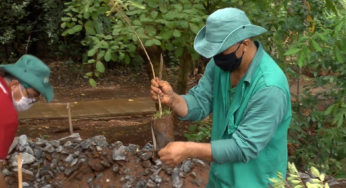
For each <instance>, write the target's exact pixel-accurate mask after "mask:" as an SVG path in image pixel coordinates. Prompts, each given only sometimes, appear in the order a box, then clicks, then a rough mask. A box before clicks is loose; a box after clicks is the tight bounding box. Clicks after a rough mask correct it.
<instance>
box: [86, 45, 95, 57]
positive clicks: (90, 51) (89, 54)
mask: <svg viewBox="0 0 346 188" xmlns="http://www.w3.org/2000/svg"><path fill="white" fill-rule="evenodd" d="M96 51H97V48H96V47H94V48H92V49H91V50H89V51H88V56H89V57H91V56H94V55H95V54H96Z"/></svg>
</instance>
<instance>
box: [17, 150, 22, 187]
mask: <svg viewBox="0 0 346 188" xmlns="http://www.w3.org/2000/svg"><path fill="white" fill-rule="evenodd" d="M17 168H18V187H19V188H23V178H22V155H21V154H20V153H19V154H18V155H17Z"/></svg>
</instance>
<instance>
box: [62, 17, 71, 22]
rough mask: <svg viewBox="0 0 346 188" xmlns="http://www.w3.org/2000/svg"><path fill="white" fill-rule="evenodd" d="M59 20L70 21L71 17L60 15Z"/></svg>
mask: <svg viewBox="0 0 346 188" xmlns="http://www.w3.org/2000/svg"><path fill="white" fill-rule="evenodd" d="M61 21H63V22H69V21H71V18H69V17H62V18H61Z"/></svg>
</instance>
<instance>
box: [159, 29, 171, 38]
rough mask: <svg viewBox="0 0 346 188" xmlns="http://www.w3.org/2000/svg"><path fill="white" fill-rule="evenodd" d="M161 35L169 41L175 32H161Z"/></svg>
mask: <svg viewBox="0 0 346 188" xmlns="http://www.w3.org/2000/svg"><path fill="white" fill-rule="evenodd" d="M161 35H162V38H163V39H164V40H169V39H170V38H171V37H172V36H173V31H172V30H168V31H164V32H161Z"/></svg>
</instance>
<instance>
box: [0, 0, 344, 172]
mask: <svg viewBox="0 0 346 188" xmlns="http://www.w3.org/2000/svg"><path fill="white" fill-rule="evenodd" d="M121 2H123V3H126V2H130V1H121ZM133 2H135V3H138V4H140V5H143V6H145V9H140V8H138V7H135V6H129V7H128V10H124V14H126V15H127V16H128V17H129V19H130V22H131V24H132V25H133V27H134V29H135V30H136V32H137V33H138V34H139V36H140V38H141V39H143V42H144V44H145V46H146V47H147V48H148V49H156V50H152V51H151V52H150V53H151V54H150V55H151V56H157V57H158V56H159V53H164V54H165V58H168V59H169V61H165V62H166V66H177V65H180V68H181V70H182V71H185V72H190V71H191V68H192V67H194V66H197V63H196V62H199V61H201V58H202V57H200V56H199V55H198V54H197V53H196V52H195V51H194V49H193V41H194V37H195V35H196V33H197V32H198V31H199V29H200V28H201V27H202V26H203V25H204V24H205V20H206V18H207V16H208V15H209V14H211V13H212V12H214V11H215V10H217V9H219V8H223V7H229V6H232V7H237V8H239V9H242V10H244V11H245V12H246V13H247V15H248V16H249V18H250V20H252V22H253V23H254V24H258V25H260V26H263V27H265V28H266V29H267V30H268V32H267V33H266V34H264V35H262V36H260V37H258V38H257V40H259V41H261V43H262V44H263V46H264V48H265V49H266V50H267V51H268V52H269V53H270V54H271V55H272V57H273V58H274V59H275V60H276V62H277V63H278V64H279V65H280V66H281V67H282V69H283V70H284V71H285V73H286V74H287V76H288V78H289V80H290V84H291V85H294V87H299V85H300V83H301V81H305V82H308V83H309V84H308V85H306V87H305V88H304V89H303V91H302V94H299V93H298V94H297V93H292V98H293V99H292V100H293V103H292V108H293V110H294V113H293V119H292V123H291V126H290V130H289V145H288V147H289V151H290V157H291V159H290V160H291V161H294V162H295V163H296V164H297V166H298V167H299V168H302V169H306V167H307V166H316V167H317V168H318V169H321V170H322V171H324V172H327V173H331V174H335V175H342V174H345V173H346V172H345V169H346V168H345V165H344V164H346V161H345V158H346V147H345V144H346V129H345V126H344V123H345V114H346V104H345V103H344V102H345V100H344V97H343V96H345V91H344V89H343V88H345V86H346V79H345V72H346V66H345V58H344V57H345V52H344V49H345V48H346V42H345V41H346V40H345V39H346V38H345V36H346V35H345V29H346V20H345V16H346V10H345V1H344V0H291V1H289V0H274V1H269V0H264V1H260V2H259V1H255V0H250V1H242V0H231V1H229V0H210V1H203V0H180V1H173V0H137V1H133ZM114 3H115V1H114V0H60V1H55V0H1V1H0V14H1V17H2V19H1V20H0V30H1V31H2V32H1V33H0V59H1V60H2V61H3V62H14V61H15V60H16V59H17V58H18V57H20V56H21V55H23V54H25V53H31V54H34V55H36V56H38V57H41V58H54V59H60V60H63V61H65V62H73V63H75V64H79V65H80V66H81V67H90V69H89V70H87V69H86V70H85V71H84V73H85V78H86V79H88V80H89V82H90V84H91V85H92V86H95V85H96V82H95V80H97V78H98V77H100V76H101V75H102V74H103V73H104V72H106V71H107V69H108V68H110V67H111V66H110V65H112V64H122V65H126V66H132V67H138V66H139V65H138V61H137V59H138V58H140V57H142V58H143V55H142V49H141V48H140V46H139V43H138V40H137V38H136V37H135V35H134V33H133V32H132V30H131V29H130V27H129V26H128V25H127V24H126V22H125V21H124V19H122V17H121V15H119V14H111V15H109V16H107V14H106V13H107V11H110V10H111V8H112V5H114ZM149 51H150V50H149ZM141 62H142V63H143V61H141ZM188 63H192V64H193V65H194V66H192V67H190V68H186V67H185V68H184V65H186V64H188ZM149 72H150V71H149ZM185 81H186V80H185ZM294 83H298V84H294ZM316 87H322V88H328V89H327V90H326V91H325V92H322V93H320V94H318V95H313V94H312V92H311V89H313V88H316ZM298 91H299V89H298ZM197 127H199V128H197ZM190 131H191V133H188V135H187V136H188V138H189V139H191V140H196V139H197V140H198V141H200V140H203V139H204V138H208V137H209V136H210V126H209V125H208V124H201V125H199V126H195V127H191V129H190Z"/></svg>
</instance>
